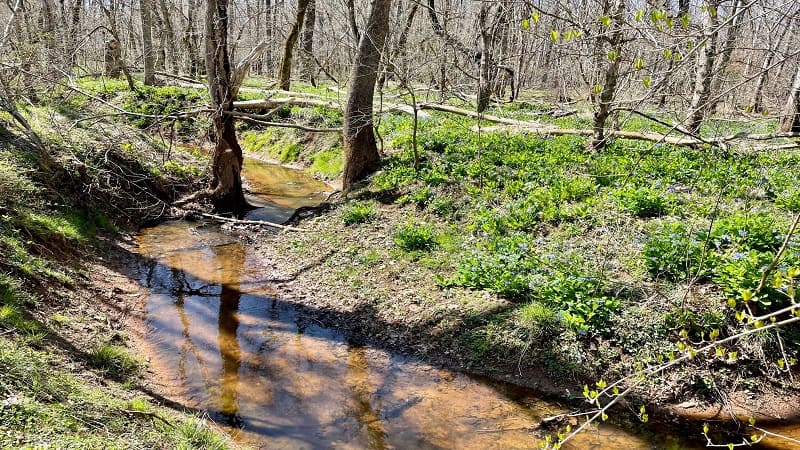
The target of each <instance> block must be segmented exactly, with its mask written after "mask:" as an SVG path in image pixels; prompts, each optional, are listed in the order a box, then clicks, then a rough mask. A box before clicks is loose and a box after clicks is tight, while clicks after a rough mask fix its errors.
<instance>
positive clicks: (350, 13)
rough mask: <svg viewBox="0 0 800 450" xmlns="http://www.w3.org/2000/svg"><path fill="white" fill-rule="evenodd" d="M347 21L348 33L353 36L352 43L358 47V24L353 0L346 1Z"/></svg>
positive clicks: (359, 38) (359, 37) (359, 39)
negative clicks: (348, 25)
mask: <svg viewBox="0 0 800 450" xmlns="http://www.w3.org/2000/svg"><path fill="white" fill-rule="evenodd" d="M346 3H347V20H348V21H349V22H350V33H351V35H352V36H353V42H355V43H356V45H358V43H359V41H361V33H359V31H358V23H357V22H356V6H355V1H354V0H347V2H346Z"/></svg>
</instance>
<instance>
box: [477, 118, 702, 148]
mask: <svg viewBox="0 0 800 450" xmlns="http://www.w3.org/2000/svg"><path fill="white" fill-rule="evenodd" d="M486 120H489V119H486ZM479 130H480V131H481V132H484V133H495V132H499V131H511V132H516V133H529V134H536V135H539V136H592V133H593V131H592V130H577V129H572V128H557V127H553V126H547V125H545V126H542V125H541V124H536V125H526V124H525V122H523V123H522V124H521V125H503V126H492V127H480V128H479V127H477V126H474V127H472V131H473V132H478V131H479ZM606 134H607V135H608V136H609V137H617V138H623V139H632V140H638V141H650V142H664V143H667V144H674V145H685V146H688V147H698V146H700V145H703V144H709V143H710V144H713V143H714V141H700V140H698V139H693V138H688V137H678V136H667V135H664V134H659V133H647V132H637V131H619V130H606Z"/></svg>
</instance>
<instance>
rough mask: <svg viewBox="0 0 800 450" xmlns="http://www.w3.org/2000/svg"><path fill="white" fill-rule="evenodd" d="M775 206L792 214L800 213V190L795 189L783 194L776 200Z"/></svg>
mask: <svg viewBox="0 0 800 450" xmlns="http://www.w3.org/2000/svg"><path fill="white" fill-rule="evenodd" d="M775 206H777V207H778V208H782V209H785V210H787V211H791V212H798V211H800V190H797V189H793V190H789V191H785V192H782V193H781V194H780V195H779V196H778V197H777V198H775Z"/></svg>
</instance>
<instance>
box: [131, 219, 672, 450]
mask: <svg viewBox="0 0 800 450" xmlns="http://www.w3.org/2000/svg"><path fill="white" fill-rule="evenodd" d="M138 241H139V253H140V254H141V255H142V256H144V257H145V259H144V260H143V263H142V265H141V267H140V271H139V273H141V280H142V282H143V283H144V284H146V285H147V286H149V287H150V289H151V295H150V298H149V300H148V304H147V320H148V325H149V326H150V328H151V329H152V333H151V335H150V338H149V346H150V349H149V353H150V356H151V360H152V363H153V366H154V369H155V370H156V372H157V373H159V374H160V375H161V377H162V379H163V382H164V384H165V391H167V392H172V393H174V396H175V398H177V399H180V400H181V401H182V402H184V403H186V404H187V405H188V406H192V407H196V408H201V409H205V410H208V411H209V414H210V415H211V417H212V418H213V419H214V420H216V421H218V422H220V423H223V424H226V425H229V426H230V427H232V429H233V430H234V434H235V436H236V438H237V439H239V440H240V441H242V442H245V443H250V444H254V445H259V446H267V447H268V448H287V449H288V448H291V449H298V448H299V449H304V448H370V449H389V448H415V449H417V448H421V449H439V448H459V449H471V448H474V449H514V448H535V447H536V446H537V445H538V444H537V439H536V436H535V435H534V434H533V433H532V431H531V430H532V429H534V428H535V426H536V425H537V424H538V422H539V420H540V419H541V418H542V417H543V416H546V415H551V414H555V413H558V412H562V410H561V409H560V408H559V407H557V406H555V405H552V404H548V403H546V402H543V401H541V400H538V399H536V398H535V397H533V396H532V394H531V393H530V392H527V391H525V390H520V389H517V388H514V387H510V386H505V385H502V384H496V383H487V382H485V381H482V380H478V379H474V378H470V377H468V376H465V375H460V374H455V373H452V372H448V371H445V370H440V369H437V368H433V367H430V366H426V365H424V364H421V363H419V362H416V361H413V360H409V359H407V358H403V357H399V356H396V355H391V354H388V353H386V352H383V351H380V350H376V349H371V348H364V347H358V346H353V345H351V344H349V343H348V342H347V341H346V339H344V337H343V336H341V335H339V334H337V333H336V332H334V331H331V330H329V329H325V328H322V327H321V326H319V325H318V324H316V323H315V322H313V321H312V320H310V319H309V318H308V317H306V316H304V315H303V314H300V313H299V312H298V311H297V310H296V309H294V308H293V307H292V305H290V304H287V303H285V302H281V301H280V300H279V299H277V298H276V297H275V295H274V292H272V291H271V290H270V288H269V287H268V286H265V285H263V284H261V283H259V282H258V277H259V272H258V269H257V261H258V260H257V258H256V256H255V255H252V254H250V253H249V250H248V249H247V248H246V247H245V246H243V245H242V244H240V243H239V242H237V241H234V240H233V239H232V238H230V237H228V236H226V235H225V234H223V233H220V232H219V231H217V230H216V229H215V228H213V227H203V226H198V225H197V224H188V223H181V222H174V223H168V224H163V225H160V226H158V227H156V228H152V229H149V230H143V232H142V234H141V235H140V236H139V238H138ZM655 439H656V440H659V439H660V441H659V442H662V443H664V442H666V441H664V439H661V438H660V437H656V438H655ZM572 448H580V449H583V448H604V449H605V448H625V449H635V448H665V447H662V446H659V445H654V444H653V441H652V440H650V439H644V438H642V437H637V436H632V435H628V434H626V433H624V432H620V431H619V430H617V429H615V428H611V427H606V428H604V429H603V430H602V432H599V433H594V434H592V433H588V434H585V435H582V436H581V438H580V440H578V441H575V442H574V444H573V446H572ZM678 448H687V446H686V445H680V446H679V447H678Z"/></svg>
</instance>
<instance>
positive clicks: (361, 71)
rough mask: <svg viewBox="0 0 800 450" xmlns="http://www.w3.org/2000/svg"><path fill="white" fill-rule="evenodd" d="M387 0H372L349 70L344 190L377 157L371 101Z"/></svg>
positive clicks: (385, 28) (374, 163)
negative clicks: (356, 51)
mask: <svg viewBox="0 0 800 450" xmlns="http://www.w3.org/2000/svg"><path fill="white" fill-rule="evenodd" d="M391 3H392V2H391V0H372V6H371V10H370V15H369V19H368V20H367V25H366V30H365V31H364V35H363V36H362V38H361V42H360V43H359V45H358V54H357V55H356V59H355V61H354V62H353V68H352V70H351V72H350V82H349V93H348V96H347V104H346V106H345V112H344V156H345V162H344V173H343V175H342V190H343V191H344V192H348V191H349V190H350V189H351V188H352V186H353V183H354V182H356V181H358V180H360V179H361V178H363V177H365V176H366V175H368V174H369V173H370V172H372V171H374V170H375V169H376V168H377V167H378V163H379V161H380V155H379V154H378V146H377V142H376V141H375V134H374V133H373V120H372V102H373V96H374V94H375V82H376V80H377V78H378V65H379V63H380V60H381V52H382V51H383V48H384V46H385V44H386V36H387V35H388V32H389V10H390V8H391Z"/></svg>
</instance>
